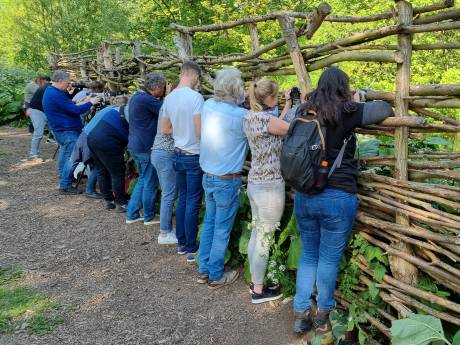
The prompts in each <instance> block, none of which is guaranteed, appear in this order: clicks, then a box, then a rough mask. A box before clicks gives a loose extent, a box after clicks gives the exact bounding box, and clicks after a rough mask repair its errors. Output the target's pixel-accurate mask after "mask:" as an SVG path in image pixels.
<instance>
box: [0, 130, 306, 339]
mask: <svg viewBox="0 0 460 345" xmlns="http://www.w3.org/2000/svg"><path fill="white" fill-rule="evenodd" d="M30 138H31V136H30V134H28V133H27V130H25V129H17V128H9V127H1V128H0V266H5V265H14V266H16V267H19V268H21V269H23V270H24V271H25V272H27V275H26V282H27V284H29V285H30V286H32V287H34V288H37V289H38V290H39V291H42V292H44V293H46V294H48V295H49V296H51V297H52V298H54V299H55V300H57V301H58V302H59V303H61V304H62V305H63V306H64V307H63V308H62V309H61V310H60V311H59V313H60V315H62V316H63V317H64V320H65V321H64V323H63V324H61V325H60V326H58V327H57V329H56V330H55V332H54V333H53V334H51V335H45V336H35V335H29V334H27V333H18V334H14V335H11V336H0V345H19V344H21V345H32V344H34V345H35V344H36V345H38V344H40V345H45V344H46V345H61V344H69V345H76V344H91V345H99V344H100V345H108V344H110V345H112V344H129V345H131V344H133V345H134V344H139V345H141V344H149V345H150V344H203V345H205V344H264V345H268V344H276V345H290V344H297V343H298V342H299V340H298V339H297V338H296V337H295V336H294V335H293V334H292V333H291V322H292V307H291V303H288V304H283V303H276V304H275V303H272V304H265V305H259V306H254V305H252V304H251V303H250V298H249V293H248V286H247V285H246V284H245V283H244V281H243V280H242V278H239V279H238V281H237V282H236V283H235V284H233V285H232V286H230V287H226V288H222V289H219V290H216V291H210V290H208V289H207V288H206V286H203V285H199V284H197V283H195V280H194V277H195V273H196V267H195V265H190V264H187V263H186V262H185V258H184V257H183V256H180V257H179V256H178V255H177V254H175V250H176V247H175V246H159V245H158V243H157V235H158V227H157V226H149V227H147V226H144V225H143V224H142V223H135V224H131V225H126V224H125V222H124V217H123V216H122V215H119V214H115V213H113V211H108V210H105V209H104V204H103V202H102V201H99V200H97V201H95V200H90V199H87V198H85V197H84V196H66V195H60V194H59V192H58V183H57V181H58V180H57V175H56V168H55V162H54V161H53V160H52V159H51V157H52V155H53V153H54V150H55V147H56V146H55V145H54V144H47V143H42V145H41V146H42V148H41V149H42V157H44V161H42V162H36V161H34V162H22V161H21V159H24V158H26V157H27V155H28V152H29V145H30Z"/></svg>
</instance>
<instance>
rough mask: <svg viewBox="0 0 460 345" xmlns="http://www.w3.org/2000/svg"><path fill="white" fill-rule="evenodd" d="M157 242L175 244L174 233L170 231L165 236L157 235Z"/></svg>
mask: <svg viewBox="0 0 460 345" xmlns="http://www.w3.org/2000/svg"><path fill="white" fill-rule="evenodd" d="M158 244H177V237H176V233H175V232H173V231H171V232H168V233H167V235H166V236H158Z"/></svg>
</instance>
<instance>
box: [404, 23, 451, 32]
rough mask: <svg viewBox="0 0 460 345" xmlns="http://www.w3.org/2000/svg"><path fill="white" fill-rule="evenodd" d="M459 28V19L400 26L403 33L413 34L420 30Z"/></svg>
mask: <svg viewBox="0 0 460 345" xmlns="http://www.w3.org/2000/svg"><path fill="white" fill-rule="evenodd" d="M458 29H460V21H453V22H442V23H431V24H423V25H406V26H404V27H403V28H402V32H403V33H405V34H415V33H421V32H433V31H447V30H458Z"/></svg>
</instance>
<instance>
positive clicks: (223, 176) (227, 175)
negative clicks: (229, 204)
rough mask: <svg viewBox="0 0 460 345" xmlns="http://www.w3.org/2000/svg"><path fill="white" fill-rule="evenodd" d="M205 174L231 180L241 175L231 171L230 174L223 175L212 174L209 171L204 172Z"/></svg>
mask: <svg viewBox="0 0 460 345" xmlns="http://www.w3.org/2000/svg"><path fill="white" fill-rule="evenodd" d="M205 174H206V176H210V177H217V178H221V179H224V180H233V179H234V178H239V177H241V173H232V174H225V175H214V174H211V173H205Z"/></svg>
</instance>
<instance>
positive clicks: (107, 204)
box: [105, 201, 117, 210]
mask: <svg viewBox="0 0 460 345" xmlns="http://www.w3.org/2000/svg"><path fill="white" fill-rule="evenodd" d="M115 207H117V206H116V205H115V201H106V202H105V208H106V209H107V210H113V209H114V208H115Z"/></svg>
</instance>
